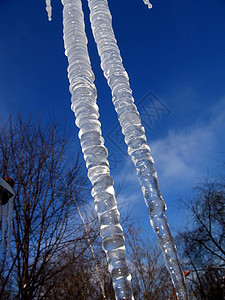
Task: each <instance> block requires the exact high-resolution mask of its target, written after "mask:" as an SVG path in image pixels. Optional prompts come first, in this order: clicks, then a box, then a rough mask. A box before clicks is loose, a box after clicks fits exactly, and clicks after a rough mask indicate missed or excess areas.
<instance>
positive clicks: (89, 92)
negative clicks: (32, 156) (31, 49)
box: [46, 0, 188, 299]
mask: <svg viewBox="0 0 225 300" xmlns="http://www.w3.org/2000/svg"><path fill="white" fill-rule="evenodd" d="M143 1H144V3H145V4H147V5H148V8H151V7H152V5H151V3H150V2H149V1H148V0H143ZM62 4H63V6H64V8H63V25H64V45H65V54H66V56H67V57H68V62H69V66H68V77H69V81H70V92H71V94H72V99H71V101H72V105H71V108H72V110H73V111H74V113H75V116H76V125H77V126H78V127H79V129H80V130H79V138H80V142H81V147H82V151H83V154H84V159H85V161H86V166H87V169H88V177H89V179H90V181H91V183H92V186H93V189H92V196H93V197H94V201H95V209H96V211H97V214H98V218H99V221H100V232H101V236H102V239H103V249H104V250H105V252H106V255H107V260H108V265H109V270H110V272H111V274H112V279H113V286H114V290H115V295H116V298H117V299H133V295H132V289H131V275H130V274H129V270H128V268H127V263H126V259H125V246H124V236H123V230H122V227H121V225H120V217H119V212H118V209H117V203H116V199H115V192H114V188H113V180H112V178H111V177H110V170H109V163H108V159H107V156H108V152H107V149H106V148H105V146H104V139H103V137H102V133H101V124H100V121H99V120H98V117H99V114H98V106H97V103H96V98H97V92H96V87H95V85H94V74H93V72H92V69H91V64H90V59H89V55H88V51H87V37H86V34H85V25H84V16H83V11H82V7H81V0H62ZM88 4H89V8H90V19H91V25H92V31H93V35H94V38H95V41H96V44H97V47H98V52H99V55H100V58H101V67H102V69H103V72H104V75H105V77H106V79H107V81H108V84H109V86H110V88H111V90H112V100H113V104H114V106H115V109H116V111H117V113H118V119H119V122H120V125H121V127H122V132H123V134H124V136H125V142H126V144H127V146H128V153H129V155H130V156H131V158H132V161H133V163H134V165H135V167H136V170H137V175H138V178H139V182H140V185H141V188H142V192H143V195H144V199H145V203H146V205H147V207H148V209H149V215H150V223H151V225H152V227H153V229H154V231H155V233H156V234H157V236H158V242H159V245H160V247H161V249H162V250H163V254H164V258H165V263H166V266H167V268H168V270H169V272H170V275H171V278H172V281H173V283H174V286H175V288H176V293H177V299H188V296H187V289H186V285H185V279H184V276H183V272H182V269H181V266H180V262H179V259H178V256H177V251H176V246H175V244H174V240H173V236H172V234H171V231H170V228H169V225H168V222H167V219H166V215H165V210H166V205H165V202H164V200H163V197H162V195H161V192H160V190H159V185H158V177H157V173H156V171H155V168H154V161H153V158H152V156H151V153H150V148H149V146H148V145H147V141H146V136H145V130H144V128H143V126H142V124H141V119H140V115H139V113H138V111H137V108H136V106H135V104H134V99H133V96H132V91H131V89H130V85H129V78H128V75H127V73H126V71H125V69H124V67H123V64H122V59H121V56H120V51H119V48H118V46H117V42H116V39H115V36H114V32H113V28H112V17H111V14H110V11H109V8H108V2H107V0H101V1H100V0H88ZM46 9H47V11H48V16H49V19H51V4H50V1H49V0H46Z"/></svg>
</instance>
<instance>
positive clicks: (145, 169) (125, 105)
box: [88, 0, 188, 299]
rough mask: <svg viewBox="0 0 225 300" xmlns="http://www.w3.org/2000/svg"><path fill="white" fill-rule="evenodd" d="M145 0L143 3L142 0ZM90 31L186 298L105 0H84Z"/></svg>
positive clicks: (157, 228) (170, 265) (178, 289)
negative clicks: (87, 9) (87, 10)
mask: <svg viewBox="0 0 225 300" xmlns="http://www.w3.org/2000/svg"><path fill="white" fill-rule="evenodd" d="M146 3H147V2H146ZM88 4H89V9H90V20H91V27H92V32H93V35H94V38H95V42H96V44H97V48H98V53H99V56H100V58H101V68H102V70H103V72H104V75H105V77H106V79H107V82H108V85H109V86H110V88H111V91H112V101H113V104H114V106H115V110H116V112H117V114H118V119H119V122H120V125H121V127H122V132H123V134H124V136H125V142H126V144H127V147H128V153H129V155H130V156H131V158H132V161H133V163H134V165H135V167H136V170H137V175H138V179H139V182H140V185H141V188H142V192H143V195H144V199H145V203H146V205H147V207H148V209H149V213H150V222H151V225H152V227H153V229H154V231H155V233H156V234H157V235H158V242H159V245H160V247H161V249H162V250H163V253H164V258H165V262H166V266H167V268H168V270H169V272H170V275H171V278H172V280H173V283H174V286H175V288H176V292H177V298H178V299H187V298H188V296H187V289H186V285H185V279H184V275H183V271H182V269H181V265H180V262H179V259H178V255H177V251H176V246H175V243H174V239H173V236H172V234H171V231H170V227H169V224H168V222H167V219H166V215H165V210H166V205H165V202H164V200H163V197H162V195H161V192H160V190H159V185H158V177H157V173H156V170H155V168H154V161H153V158H152V156H151V153H150V148H149V146H148V145H147V142H146V136H145V130H144V128H143V126H142V124H141V119H140V115H139V113H138V111H137V107H136V106H135V104H134V99H133V96H132V91H131V88H130V84H129V78H128V75H127V72H126V71H125V69H124V67H123V64H122V58H121V55H120V51H119V48H118V46H117V42H116V39H115V36H114V32H113V28H112V17H111V14H110V11H109V7H108V2H107V0H101V1H99V0H88Z"/></svg>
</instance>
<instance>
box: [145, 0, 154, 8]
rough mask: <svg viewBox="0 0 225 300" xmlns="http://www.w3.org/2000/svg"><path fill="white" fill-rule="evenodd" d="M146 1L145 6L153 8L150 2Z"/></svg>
mask: <svg viewBox="0 0 225 300" xmlns="http://www.w3.org/2000/svg"><path fill="white" fill-rule="evenodd" d="M143 1H144V4H147V5H148V8H149V9H150V8H152V4H151V3H150V2H149V0H143Z"/></svg>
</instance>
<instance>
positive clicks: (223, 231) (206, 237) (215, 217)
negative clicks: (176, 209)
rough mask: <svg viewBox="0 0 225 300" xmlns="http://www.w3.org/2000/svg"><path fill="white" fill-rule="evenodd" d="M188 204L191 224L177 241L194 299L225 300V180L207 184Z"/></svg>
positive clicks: (201, 186) (198, 188)
mask: <svg viewBox="0 0 225 300" xmlns="http://www.w3.org/2000/svg"><path fill="white" fill-rule="evenodd" d="M195 192H196V196H195V197H194V198H193V199H191V200H190V201H189V203H186V204H185V206H186V208H187V209H188V211H189V218H188V219H189V224H188V226H187V227H186V230H185V231H184V232H182V233H180V234H179V235H178V237H177V245H179V250H180V252H181V257H182V258H183V264H184V265H185V266H186V268H187V269H190V270H191V276H189V277H188V281H189V287H190V290H191V294H192V295H193V297H196V298H197V299H207V300H210V299H218V300H219V299H221V300H222V299H224V298H225V282H224V279H225V184H224V178H217V180H213V181H212V180H211V181H210V180H205V181H204V182H203V184H201V185H200V186H198V187H197V188H196V189H195Z"/></svg>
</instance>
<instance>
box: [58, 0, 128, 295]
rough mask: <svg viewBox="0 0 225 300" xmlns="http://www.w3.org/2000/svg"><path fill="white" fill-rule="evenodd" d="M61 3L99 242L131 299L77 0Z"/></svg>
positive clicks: (119, 287) (118, 289)
mask: <svg viewBox="0 0 225 300" xmlns="http://www.w3.org/2000/svg"><path fill="white" fill-rule="evenodd" d="M100 2H101V1H100ZM62 4H63V33H64V36H63V37H64V46H65V54H66V56H67V58H68V62H69V66H68V77H69V81H70V92H71V94H72V98H71V101H72V105H71V109H72V110H73V111H74V114H75V116H76V125H77V126H78V127H79V138H80V143H81V147H82V152H83V155H84V159H85V161H86V166H87V169H88V177H89V179H90V181H91V183H92V186H93V188H92V192H91V193H92V196H93V197H94V203H95V209H96V211H97V214H98V218H99V221H100V234H101V237H102V246H103V249H104V251H105V252H106V255H107V260H108V268H109V271H110V272H111V274H112V280H113V286H114V290H115V295H116V298H117V299H133V295H132V289H131V275H130V273H129V270H128V267H127V263H126V258H125V245H124V235H123V229H122V227H121V225H120V215H119V212H118V209H117V202H116V198H115V191H114V188H113V180H112V178H111V176H110V170H109V162H108V158H107V157H108V151H107V149H106V147H105V146H104V139H103V137H102V132H101V124H100V121H99V120H98V118H99V113H98V106H97V103H96V99H97V92H96V87H95V85H94V79H95V78H94V74H93V72H92V69H91V64H90V59H89V55H88V50H87V37H86V34H85V25H84V15H83V11H82V6H81V0H62Z"/></svg>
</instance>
